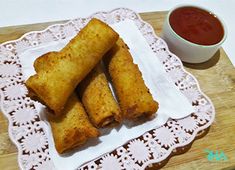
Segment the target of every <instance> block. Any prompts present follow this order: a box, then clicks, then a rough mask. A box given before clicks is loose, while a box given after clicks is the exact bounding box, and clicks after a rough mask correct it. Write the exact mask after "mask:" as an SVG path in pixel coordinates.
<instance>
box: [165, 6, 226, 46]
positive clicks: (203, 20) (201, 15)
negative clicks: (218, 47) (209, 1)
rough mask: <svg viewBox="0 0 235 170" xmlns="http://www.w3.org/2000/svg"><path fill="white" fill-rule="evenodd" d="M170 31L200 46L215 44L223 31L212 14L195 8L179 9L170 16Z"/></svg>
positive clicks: (221, 37) (220, 38) (222, 34)
mask: <svg viewBox="0 0 235 170" xmlns="http://www.w3.org/2000/svg"><path fill="white" fill-rule="evenodd" d="M169 21H170V25H171V27H172V29H173V30H174V31H175V32H176V33H177V34H178V35H179V36H181V37H182V38H184V39H186V40H188V41H190V42H193V43H196V44H200V45H213V44H217V43H218V42H220V41H221V40H222V39H223V36H224V29H223V26H222V24H221V22H220V21H219V20H218V19H217V17H216V16H215V15H214V14H211V13H209V12H208V11H205V10H202V9H199V8H197V7H180V8H177V9H175V10H174V11H173V12H172V13H171V14H170V18H169Z"/></svg>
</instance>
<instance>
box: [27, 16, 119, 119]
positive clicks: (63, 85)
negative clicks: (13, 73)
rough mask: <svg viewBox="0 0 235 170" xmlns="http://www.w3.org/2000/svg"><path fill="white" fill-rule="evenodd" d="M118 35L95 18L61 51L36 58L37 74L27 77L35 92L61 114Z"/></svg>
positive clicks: (29, 87)
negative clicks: (71, 96)
mask: <svg viewBox="0 0 235 170" xmlns="http://www.w3.org/2000/svg"><path fill="white" fill-rule="evenodd" d="M117 39H118V34H117V33H116V32H115V31H114V30H113V29H112V28H111V27H109V26H108V25H106V24H105V23H103V22H101V21H100V20H98V19H92V20H91V21H90V22H89V23H88V24H87V25H86V26H85V27H84V28H83V29H82V30H81V31H80V32H79V33H78V35H77V36H75V37H74V38H73V39H72V40H71V41H70V42H69V43H68V44H67V45H66V46H65V47H64V48H63V49H62V50H61V51H60V52H49V53H47V54H45V55H43V56H41V57H39V58H38V59H37V60H36V61H35V63H34V67H35V70H36V72H37V74H36V75H33V76H31V77H30V78H29V79H28V80H27V81H26V86H27V87H28V89H29V91H31V95H32V94H33V95H34V96H36V97H37V98H39V100H40V101H42V102H43V103H44V104H46V105H47V106H48V107H49V108H50V109H51V110H53V111H54V114H55V115H59V114H60V113H61V112H62V110H63V108H64V106H65V104H66V102H67V99H68V98H69V96H70V95H71V94H72V93H73V91H74V90H75V88H76V86H77V85H78V83H79V82H80V81H81V80H82V79H83V78H84V77H85V76H86V75H87V74H88V73H89V72H90V71H91V70H92V69H93V68H94V67H95V65H96V64H97V63H98V62H99V61H100V60H101V58H102V57H103V55H104V54H105V53H106V52H107V51H108V50H109V49H110V48H111V47H112V46H113V45H114V43H115V42H116V40H117ZM40 58H44V59H43V60H41V59H40ZM44 65H46V67H45V66H44ZM40 68H44V69H40Z"/></svg>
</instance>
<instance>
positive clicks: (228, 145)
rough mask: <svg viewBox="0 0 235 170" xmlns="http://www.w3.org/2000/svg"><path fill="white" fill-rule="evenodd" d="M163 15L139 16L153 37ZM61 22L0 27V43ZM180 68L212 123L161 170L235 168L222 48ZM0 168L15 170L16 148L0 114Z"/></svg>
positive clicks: (232, 83) (231, 78)
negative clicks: (209, 108)
mask: <svg viewBox="0 0 235 170" xmlns="http://www.w3.org/2000/svg"><path fill="white" fill-rule="evenodd" d="M166 14H167V12H151V13H141V14H140V15H141V17H142V18H143V19H144V20H145V21H147V22H148V23H150V24H151V25H152V26H153V28H154V30H155V31H156V33H157V35H160V33H161V29H162V25H163V21H164V18H165V16H166ZM63 22H65V21H59V22H48V23H40V24H32V25H23V26H14V27H4V28H0V43H2V42H5V41H8V40H14V39H17V38H19V37H20V36H22V35H23V34H24V33H26V32H29V31H35V30H42V29H44V28H46V27H47V26H49V25H52V24H55V23H63ZM184 66H185V68H186V70H187V71H189V72H190V73H192V74H193V75H194V76H195V77H196V78H197V80H198V81H199V84H200V87H201V89H202V91H203V92H204V93H205V94H206V95H208V96H209V97H210V98H211V100H212V102H213V103H214V106H215V110H216V117H215V122H214V123H213V124H212V126H211V128H210V130H209V133H208V134H207V135H206V136H204V137H203V138H201V139H198V140H195V141H194V143H193V144H192V147H191V149H190V150H188V151H187V152H186V153H184V154H180V155H177V156H173V157H172V158H171V159H170V160H169V161H168V163H167V164H166V165H165V166H164V168H162V169H164V170H172V169H176V170H180V169H186V170H190V169H192V170H195V169H198V170H204V169H205V170H207V169H213V170H216V169H218V170H220V169H226V170H230V169H231V170H232V169H235V68H234V67H233V66H232V64H231V62H230V60H229V59H228V57H227V55H226V53H225V52H224V50H223V49H222V48H221V49H220V50H219V51H218V52H217V53H216V54H215V56H214V57H213V58H212V59H211V60H210V61H208V62H206V63H203V64H194V65H193V64H184ZM205 149H209V150H212V151H214V152H216V151H219V152H220V151H223V152H224V154H225V155H226V156H227V158H228V160H227V161H217V162H210V161H208V160H207V153H206V152H205ZM0 169H4V170H5V169H8V170H12V169H19V167H18V163H17V148H16V147H15V145H14V144H13V143H12V142H11V140H10V139H9V136H8V121H7V119H6V118H5V117H4V115H3V114H2V113H0ZM150 169H156V168H155V167H152V168H150Z"/></svg>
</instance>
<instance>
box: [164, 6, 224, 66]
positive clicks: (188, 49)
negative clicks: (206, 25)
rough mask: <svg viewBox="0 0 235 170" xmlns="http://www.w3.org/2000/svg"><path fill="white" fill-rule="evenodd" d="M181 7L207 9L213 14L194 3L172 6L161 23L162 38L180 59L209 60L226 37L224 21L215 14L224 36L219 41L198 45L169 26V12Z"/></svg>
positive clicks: (191, 61)
mask: <svg viewBox="0 0 235 170" xmlns="http://www.w3.org/2000/svg"><path fill="white" fill-rule="evenodd" d="M181 7H196V8H199V9H202V10H205V11H208V12H209V13H212V14H214V13H213V12H211V11H209V10H207V9H205V8H203V7H199V6H194V5H181V6H177V7H175V8H173V9H172V10H170V12H169V13H168V14H167V17H166V19H165V22H164V25H163V32H162V38H163V39H164V40H165V41H166V42H167V44H168V46H169V49H170V50H171V51H172V52H173V53H174V54H176V55H177V56H178V57H179V58H180V59H181V60H182V61H184V62H187V63H202V62H205V61H207V60H209V59H210V58H211V57H212V56H213V55H214V54H215V53H216V51H217V50H218V49H219V48H220V47H221V44H222V43H223V42H224V41H225V39H226V37H227V29H226V27H225V24H224V22H223V21H222V19H221V18H219V17H218V16H217V15H215V14H214V15H215V16H216V17H217V19H218V20H219V21H220V22H221V24H222V27H223V29H224V36H223V38H222V39H221V41H220V42H218V43H217V44H213V45H199V44H195V43H192V42H190V41H188V40H186V39H184V38H182V37H181V36H179V35H178V34H177V33H176V32H175V31H174V30H173V29H172V27H171V25H170V22H169V17H170V15H171V13H172V12H173V11H174V10H175V9H178V8H181Z"/></svg>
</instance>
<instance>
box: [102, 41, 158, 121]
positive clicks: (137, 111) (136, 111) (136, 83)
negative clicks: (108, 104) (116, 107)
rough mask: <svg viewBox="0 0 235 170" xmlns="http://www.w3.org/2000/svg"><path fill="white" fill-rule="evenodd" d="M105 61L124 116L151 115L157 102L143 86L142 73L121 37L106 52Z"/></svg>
mask: <svg viewBox="0 0 235 170" xmlns="http://www.w3.org/2000/svg"><path fill="white" fill-rule="evenodd" d="M143 57H144V56H143ZM105 63H106V66H107V67H108V70H109V74H110V76H111V79H112V83H113V85H114V89H115V92H116V94H117V97H118V100H119V103H120V107H121V110H122V112H123V114H124V117H125V118H127V119H132V118H136V117H139V116H142V115H152V114H153V113H155V112H156V111H157V109H158V103H157V102H156V101H154V100H153V97H152V95H151V94H150V92H149V89H148V88H147V87H146V86H145V84H144V80H143V78H142V74H141V72H140V71H139V69H138V66H137V65H136V64H134V63H133V59H132V56H131V54H130V53H129V51H128V47H127V46H126V44H125V43H124V42H123V40H122V39H120V38H119V39H118V41H117V43H116V45H115V46H114V47H113V48H112V49H111V50H110V51H109V52H108V53H107V54H106V56H105Z"/></svg>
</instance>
